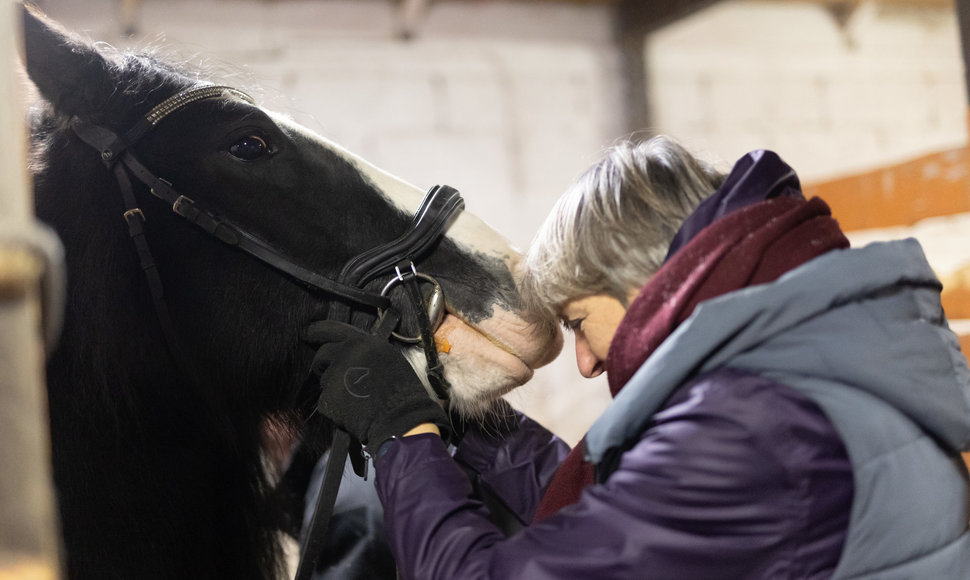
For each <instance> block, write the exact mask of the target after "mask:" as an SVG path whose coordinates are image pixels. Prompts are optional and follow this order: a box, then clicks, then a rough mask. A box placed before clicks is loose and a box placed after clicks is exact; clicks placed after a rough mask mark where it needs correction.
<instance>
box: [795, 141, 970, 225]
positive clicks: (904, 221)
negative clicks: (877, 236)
mask: <svg viewBox="0 0 970 580" xmlns="http://www.w3.org/2000/svg"><path fill="white" fill-rule="evenodd" d="M804 192H805V196H806V197H812V196H816V195H817V196H819V197H821V198H822V199H824V200H825V201H826V202H827V203H828V204H829V206H830V207H831V208H832V215H833V216H835V218H836V219H838V220H839V224H840V225H841V226H842V229H843V230H845V231H853V230H862V229H868V228H883V227H890V226H908V225H913V224H915V223H916V222H918V221H920V220H922V219H925V218H928V217H935V216H943V215H950V214H954V213H964V212H968V211H970V152H968V150H967V148H966V147H963V148H960V149H953V150H950V151H942V152H939V153H932V154H930V155H925V156H923V157H919V158H917V159H913V160H910V161H906V162H903V163H899V164H897V165H891V166H889V167H884V168H880V169H876V170H873V171H867V172H865V173H860V174H858V175H852V176H848V177H843V178H839V179H833V180H831V181H823V182H820V183H814V184H809V185H806V186H805V187H804Z"/></svg>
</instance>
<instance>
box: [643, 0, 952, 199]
mask: <svg viewBox="0 0 970 580" xmlns="http://www.w3.org/2000/svg"><path fill="white" fill-rule="evenodd" d="M645 58H646V60H647V63H648V71H649V80H648V82H649V86H648V95H649V100H650V102H651V103H652V114H653V119H654V121H655V123H656V127H657V128H658V129H660V130H662V131H665V132H669V133H671V134H672V135H674V136H676V137H678V138H680V139H682V140H684V141H685V142H687V143H690V144H692V145H694V146H696V147H698V148H699V149H702V150H704V151H706V152H707V153H708V154H709V155H711V156H713V157H715V158H721V159H724V160H727V161H733V160H734V159H736V158H737V157H739V156H740V155H742V154H743V153H745V152H746V151H748V150H750V149H755V148H759V147H760V148H769V149H774V150H775V151H777V152H778V153H779V154H780V155H781V156H782V157H783V158H785V159H786V160H788V161H789V163H791V164H792V165H793V166H794V167H795V169H796V170H797V171H798V172H799V174H800V175H801V176H802V179H803V181H813V180H820V179H827V178H831V177H835V176H839V175H843V174H851V173H856V172H859V171H863V170H867V169H872V168H874V167H880V166H883V165H886V164H888V163H891V162H896V161H902V160H905V159H909V158H912V157H916V156H919V155H922V154H925V153H929V152H935V151H939V150H941V149H945V148H949V147H959V146H962V145H963V144H965V143H966V140H967V128H966V113H967V94H966V88H965V83H964V78H963V58H962V56H961V52H960V36H959V29H958V27H957V22H956V15H955V11H954V9H953V7H952V6H945V5H944V6H940V5H923V6H921V7H912V6H911V7H908V8H907V7H902V6H900V5H899V4H898V3H897V4H894V3H890V2H873V1H872V0H870V1H868V2H861V3H860V5H859V8H858V9H857V10H856V11H855V12H854V13H853V14H852V15H851V17H850V18H849V20H848V22H847V23H846V24H845V26H844V27H840V26H839V25H838V24H837V23H836V20H835V19H834V18H833V17H832V15H831V14H830V13H829V12H827V11H826V9H825V7H824V3H821V2H818V3H816V2H778V1H769V2H765V1H758V0H739V1H731V2H722V3H719V4H716V5H714V6H713V7H711V8H709V9H707V10H704V11H701V12H699V13H698V14H696V15H695V16H693V17H692V18H689V19H687V20H683V21H681V22H679V23H677V24H675V25H673V26H670V27H667V28H665V29H663V30H661V31H659V32H657V33H655V34H653V35H651V36H650V37H649V39H648V42H647V48H646V56H645Z"/></svg>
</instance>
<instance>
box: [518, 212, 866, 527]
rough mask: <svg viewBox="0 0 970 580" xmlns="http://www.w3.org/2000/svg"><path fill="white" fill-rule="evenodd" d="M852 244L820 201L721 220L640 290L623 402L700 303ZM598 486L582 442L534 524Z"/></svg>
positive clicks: (619, 375)
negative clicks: (648, 363) (649, 361)
mask: <svg viewBox="0 0 970 580" xmlns="http://www.w3.org/2000/svg"><path fill="white" fill-rule="evenodd" d="M848 246H849V242H848V240H847V239H846V238H845V236H844V235H843V234H842V231H841V230H840V229H839V226H838V223H837V222H836V221H835V220H834V219H833V218H832V217H831V212H830V211H829V207H828V206H827V205H826V204H825V202H824V201H822V200H821V199H819V198H813V199H811V200H810V201H805V200H804V199H801V198H798V197H775V198H773V199H768V200H767V201H761V202H758V203H755V204H753V205H749V206H747V207H743V208H741V209H737V210H735V211H731V212H730V213H728V214H727V215H725V216H723V217H720V218H719V219H717V221H715V222H714V223H712V224H710V225H708V226H707V227H705V228H703V229H702V230H700V232H699V233H698V234H697V235H696V236H695V237H693V239H691V240H690V241H689V242H688V243H687V244H686V245H684V246H683V247H682V248H680V249H679V250H678V251H677V252H676V253H675V254H674V255H673V256H672V257H670V259H669V260H668V261H667V263H665V264H664V265H663V267H661V268H660V270H658V271H657V273H656V274H655V275H654V276H653V277H652V278H651V279H650V281H649V282H648V283H647V284H646V285H645V286H644V287H643V289H641V290H640V293H639V295H638V296H637V297H636V299H635V300H634V301H633V303H632V304H631V305H630V308H629V309H628V310H627V313H626V316H625V317H624V318H623V320H622V321H621V322H620V325H619V327H618V328H617V330H616V334H615V335H614V337H613V342H612V343H611V345H610V351H609V355H608V356H607V360H606V369H607V377H608V379H609V385H610V392H611V393H612V394H613V396H614V397H615V396H616V394H617V393H618V392H619V391H620V389H621V388H623V385H625V384H626V383H627V381H629V380H630V377H632V376H633V374H634V373H635V372H636V371H637V369H639V368H640V366H642V365H643V363H644V362H645V361H646V360H647V358H648V357H649V356H650V355H651V354H652V353H653V352H654V350H656V349H657V347H658V346H660V344H661V343H662V342H663V341H664V340H666V338H667V337H668V336H669V335H670V333H671V332H673V331H674V329H676V328H677V326H679V325H680V324H681V323H682V322H683V321H684V320H686V319H687V318H688V317H689V316H690V314H691V313H692V312H693V311H694V308H695V307H696V306H697V304H698V303H700V302H702V301H704V300H709V299H711V298H714V297H716V296H720V295H721V294H725V293H728V292H732V291H734V290H739V289H741V288H745V287H748V286H754V285H757V284H765V283H768V282H771V281H773V280H775V279H777V278H778V277H779V276H781V275H782V274H784V273H785V272H788V271H789V270H792V269H794V268H796V267H797V266H800V265H801V264H803V263H805V262H807V261H809V260H811V259H812V258H815V257H817V256H820V255H822V254H824V253H826V252H828V251H830V250H833V249H836V248H847V247H848ZM592 483H593V466H592V465H591V464H589V463H587V462H586V461H584V459H583V445H582V442H580V444H579V445H577V446H576V447H575V448H573V450H572V451H571V452H570V453H569V455H568V456H567V457H566V459H565V460H564V461H563V463H562V464H561V465H560V466H559V469H558V470H557V471H556V473H555V475H554V476H553V478H552V481H551V482H550V484H549V488H548V489H547V490H546V494H545V495H544V496H543V498H542V501H541V502H540V504H539V507H538V509H537V510H536V515H535V518H534V520H533V521H536V522H538V521H540V520H542V519H544V518H546V517H548V516H549V515H551V514H553V513H555V512H557V511H559V509H561V508H562V507H565V506H567V505H570V504H573V503H575V502H576V501H578V499H579V494H580V492H581V491H582V489H583V488H584V487H586V486H588V485H590V484H592Z"/></svg>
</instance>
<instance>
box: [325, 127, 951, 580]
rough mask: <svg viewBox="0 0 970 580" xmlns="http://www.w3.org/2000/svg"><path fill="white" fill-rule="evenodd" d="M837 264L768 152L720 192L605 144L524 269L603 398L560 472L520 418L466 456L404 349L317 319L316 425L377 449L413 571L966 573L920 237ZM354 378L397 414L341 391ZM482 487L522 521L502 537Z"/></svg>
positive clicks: (932, 283)
mask: <svg viewBox="0 0 970 580" xmlns="http://www.w3.org/2000/svg"><path fill="white" fill-rule="evenodd" d="M847 248H848V242H847V240H846V239H845V237H844V236H843V235H842V233H841V231H840V230H839V228H838V225H837V223H836V222H835V221H834V220H833V219H832V217H831V215H830V213H829V210H828V207H827V206H826V205H825V204H824V202H822V201H821V200H819V199H817V198H816V199H812V200H809V201H806V200H805V199H804V198H803V197H802V195H801V193H800V190H799V183H798V179H797V177H796V175H795V173H794V171H792V169H791V168H790V167H789V166H788V165H786V164H785V163H784V162H783V161H781V159H779V158H778V157H777V156H776V155H775V154H773V153H771V152H768V151H756V152H753V153H750V154H748V155H746V156H745V157H743V158H742V159H741V160H739V161H738V163H737V164H736V165H735V166H734V168H733V169H732V171H731V172H730V174H729V175H727V176H723V175H720V174H718V173H717V172H716V171H714V170H713V169H711V168H710V167H709V166H707V165H706V164H704V163H702V162H700V161H699V160H697V159H695V158H694V157H692V156H691V155H690V154H689V153H688V152H686V151H685V150H684V149H683V148H682V147H680V146H679V145H677V144H676V143H675V142H673V141H672V140H670V139H667V138H664V137H658V138H654V139H652V140H650V141H648V142H645V143H641V144H623V145H620V146H617V147H615V148H613V149H612V150H611V151H610V152H609V153H608V155H607V156H606V157H605V158H604V160H603V161H601V162H600V163H598V164H596V165H595V166H593V167H592V168H591V169H590V170H589V171H587V173H586V174H585V175H584V176H583V177H582V178H581V179H580V180H579V181H578V182H577V183H576V185H575V186H574V187H573V188H572V189H571V190H570V191H569V192H567V194H566V195H565V196H563V198H562V199H561V200H560V201H559V203H558V204H557V205H556V207H555V208H554V209H553V211H552V213H551V214H550V216H549V218H548V219H547V221H546V222H545V224H544V225H543V227H542V229H541V230H540V232H539V234H538V235H537V237H536V240H535V242H534V244H533V247H532V248H531V250H530V252H529V255H528V258H527V261H526V266H525V277H524V282H523V291H524V293H525V296H526V297H527V299H528V300H529V301H530V302H531V303H532V304H533V305H534V307H536V308H538V309H542V310H544V311H545V312H546V313H547V314H548V315H552V316H558V317H560V318H561V319H562V320H563V322H564V324H565V325H566V327H567V328H569V329H571V330H573V332H574V333H575V338H576V358H577V363H578V366H579V370H580V372H581V373H582V374H583V375H584V376H587V377H593V376H597V375H599V374H601V373H603V372H605V373H607V378H608V381H609V386H610V389H611V391H612V393H613V395H614V402H613V404H612V405H611V406H610V407H609V408H608V409H607V410H606V412H605V413H604V414H603V416H602V417H600V418H599V419H598V420H597V421H596V423H595V424H594V425H593V427H592V428H591V429H590V431H589V433H588V434H587V436H586V437H585V438H584V440H583V442H582V443H581V444H580V445H578V446H577V447H576V448H575V449H573V450H572V452H570V453H569V455H568V456H565V458H564V451H565V450H564V448H563V446H562V444H561V442H559V441H558V440H557V439H555V438H554V437H552V436H551V435H550V434H549V433H548V432H547V431H545V430H544V429H542V428H541V427H540V426H538V425H537V424H535V423H534V422H532V421H530V420H529V419H527V418H524V417H521V416H518V417H517V418H516V420H515V421H512V422H510V424H509V425H508V426H507V428H504V429H496V428H495V427H494V426H492V427H491V428H488V429H484V428H481V429H476V428H472V429H470V430H469V432H468V433H466V434H465V436H464V439H463V440H462V441H461V443H460V445H459V446H458V451H457V452H456V453H455V455H454V458H452V456H451V455H449V453H448V450H447V448H446V445H445V443H444V442H443V441H442V439H441V437H440V436H439V433H440V432H442V430H447V429H448V427H449V423H448V421H447V419H446V417H445V415H444V413H443V412H441V410H440V409H439V408H438V407H437V406H436V405H434V404H429V400H428V399H427V398H426V397H425V396H424V391H423V390H422V389H421V387H420V384H419V382H418V380H417V379H416V378H415V376H414V374H413V372H412V371H411V369H410V368H409V367H407V366H406V364H405V363H403V359H402V358H401V357H399V356H396V357H395V356H392V355H393V354H394V352H393V348H392V347H388V346H387V345H386V343H381V342H380V341H379V340H375V339H373V337H370V336H369V335H367V334H366V333H363V332H360V331H357V330H356V329H353V328H350V327H346V326H341V325H335V324H333V323H320V324H318V325H317V326H316V327H315V328H314V329H313V330H312V332H311V336H312V337H313V338H314V339H315V340H316V341H318V342H324V343H325V344H324V345H323V346H322V347H321V350H320V354H319V355H318V357H317V361H316V363H315V368H316V369H317V370H318V371H323V372H322V377H321V385H322V386H323V388H324V394H323V396H322V397H321V405H320V410H321V412H323V413H324V414H326V415H327V416H329V417H331V418H332V419H333V420H334V421H336V422H337V423H338V424H341V425H344V426H345V427H346V428H347V429H348V430H349V431H350V432H351V433H352V434H354V435H355V436H357V437H358V438H360V439H361V440H363V441H366V442H367V443H368V447H369V449H370V451H371V452H372V453H373V454H376V456H375V460H376V468H377V488H378V494H379V496H380V498H381V501H382V503H383V505H384V509H385V525H386V527H387V531H388V535H389V537H390V540H391V546H392V551H393V552H394V554H395V557H396V559H397V563H398V567H399V570H400V573H401V575H402V577H404V578H421V579H425V578H528V579H530V580H531V579H539V578H584V579H586V578H597V579H598V578H675V579H689V580H697V579H703V578H712V579H714V578H716V579H723V578H830V577H831V578H954V579H965V578H970V533H968V529H967V528H968V521H970V507H968V506H970V501H968V500H970V493H968V483H967V471H966V467H965V466H964V464H963V463H962V461H961V460H960V455H959V453H960V451H961V450H965V449H967V446H968V441H970V388H968V376H970V373H968V369H967V363H966V359H965V358H964V357H963V356H962V355H961V354H960V351H959V346H958V344H957V340H956V337H955V336H954V335H953V333H952V332H950V331H949V329H948V327H947V324H946V320H945V318H944V315H943V311H942V308H941V306H940V301H939V291H940V283H939V282H938V280H937V279H936V278H935V277H934V275H933V273H932V271H931V270H930V268H929V266H928V265H927V263H926V261H925V258H924V257H923V254H922V251H921V249H920V247H919V245H918V243H917V242H916V241H915V240H904V241H900V242H891V243H883V244H873V245H870V246H867V247H866V248H862V249H852V250H850V249H847ZM330 361H337V362H335V363H334V364H332V365H329V367H327V365H328V363H329V362H330ZM325 367H326V370H325V371H324V368H325ZM352 367H367V368H371V369H372V370H374V373H372V377H373V380H374V383H373V384H374V388H375V389H376V388H381V389H383V390H384V391H383V392H384V393H386V394H385V395H384V397H383V398H381V399H380V400H379V401H369V400H368V399H354V400H350V399H351V398H350V397H346V396H345V395H344V396H343V398H341V394H342V393H343V392H345V391H344V386H343V385H342V380H343V379H342V377H344V374H345V372H346V371H347V369H350V368H352ZM362 401H367V402H366V403H362ZM469 472H470V473H471V477H469V475H467V473H469ZM473 484H474V485H473ZM476 489H477V490H486V491H488V492H491V493H493V494H494V495H496V496H498V497H500V498H501V500H502V503H503V504H504V507H505V508H508V509H509V510H511V511H512V512H513V513H514V514H516V516H517V517H518V518H519V519H520V520H521V521H522V522H523V523H526V524H528V525H526V526H525V527H524V528H523V529H521V530H520V531H518V532H516V533H514V534H513V535H511V536H510V537H506V536H505V535H504V534H503V533H502V532H501V531H500V530H499V528H498V527H496V526H495V525H494V524H492V523H491V521H490V520H489V512H488V510H487V509H486V508H485V507H484V506H483V505H482V503H480V502H479V501H478V500H476V499H475V495H476V493H475V490H476Z"/></svg>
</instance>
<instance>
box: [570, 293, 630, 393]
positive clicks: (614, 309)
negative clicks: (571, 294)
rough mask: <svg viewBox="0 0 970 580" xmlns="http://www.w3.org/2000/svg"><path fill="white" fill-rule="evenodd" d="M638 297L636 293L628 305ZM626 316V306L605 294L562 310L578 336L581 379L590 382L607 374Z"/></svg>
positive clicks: (587, 298) (576, 302)
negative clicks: (609, 360) (620, 327)
mask: <svg viewBox="0 0 970 580" xmlns="http://www.w3.org/2000/svg"><path fill="white" fill-rule="evenodd" d="M635 297H636V291H635V290H634V291H632V292H631V294H630V296H629V301H628V302H627V303H628V304H629V303H630V301H632V300H633V298H635ZM624 316H626V306H624V305H623V304H622V303H621V302H620V301H619V300H617V299H616V298H614V297H612V296H609V295H606V294H594V295H593V296H586V297H585V298H578V299H576V300H572V301H570V302H567V303H566V304H565V305H564V306H563V308H562V318H563V321H564V322H565V324H566V327H567V328H569V329H570V330H572V331H573V333H574V334H575V338H576V365H577V366H578V367H579V373H580V374H581V375H583V376H584V377H586V378H588V379H591V378H593V377H597V376H599V375H601V374H603V371H605V370H606V355H607V354H608V353H609V352H610V343H612V342H613V335H614V334H616V329H617V327H619V326H620V321H621V320H623V317H624Z"/></svg>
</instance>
